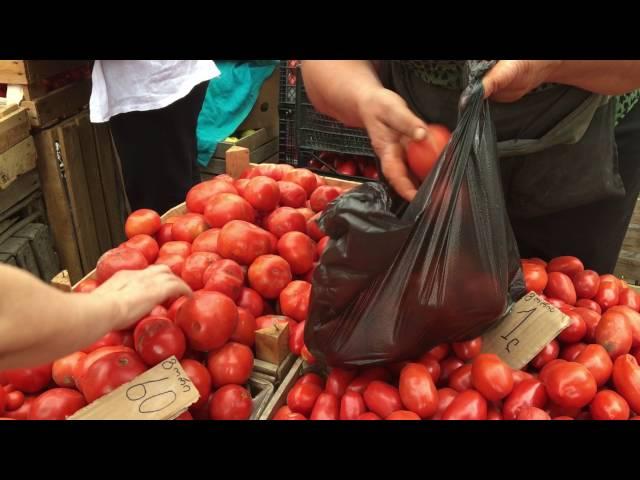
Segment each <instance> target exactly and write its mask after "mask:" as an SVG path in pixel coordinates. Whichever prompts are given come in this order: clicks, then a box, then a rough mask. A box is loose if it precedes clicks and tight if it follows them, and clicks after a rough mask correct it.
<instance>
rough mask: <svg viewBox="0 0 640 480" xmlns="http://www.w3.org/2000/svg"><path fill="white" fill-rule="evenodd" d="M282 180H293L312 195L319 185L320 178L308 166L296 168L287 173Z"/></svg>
mask: <svg viewBox="0 0 640 480" xmlns="http://www.w3.org/2000/svg"><path fill="white" fill-rule="evenodd" d="M282 180H284V181H286V182H293V183H296V184H298V185H300V186H301V187H302V188H304V190H305V192H307V195H311V194H312V193H313V191H314V190H315V189H316V187H317V186H318V179H317V176H316V174H315V173H313V172H312V171H310V170H307V169H306V168H296V169H295V170H291V171H289V172H287V173H285V175H284V177H282Z"/></svg>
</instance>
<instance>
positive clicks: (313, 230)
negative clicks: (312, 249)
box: [306, 213, 326, 242]
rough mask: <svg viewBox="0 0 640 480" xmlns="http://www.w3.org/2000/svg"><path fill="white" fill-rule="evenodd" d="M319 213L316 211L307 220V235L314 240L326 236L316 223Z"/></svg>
mask: <svg viewBox="0 0 640 480" xmlns="http://www.w3.org/2000/svg"><path fill="white" fill-rule="evenodd" d="M320 215H321V213H316V214H315V215H314V216H313V217H311V218H310V219H309V220H307V230H306V232H307V235H309V236H310V237H311V239H312V240H315V241H316V242H317V241H319V240H321V239H322V238H323V237H326V234H325V233H324V232H323V231H322V230H320V226H319V225H318V219H319V218H320Z"/></svg>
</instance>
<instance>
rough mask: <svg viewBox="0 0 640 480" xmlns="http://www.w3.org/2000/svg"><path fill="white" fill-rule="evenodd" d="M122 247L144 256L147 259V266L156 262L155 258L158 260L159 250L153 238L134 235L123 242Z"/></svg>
mask: <svg viewBox="0 0 640 480" xmlns="http://www.w3.org/2000/svg"><path fill="white" fill-rule="evenodd" d="M122 246H123V247H125V248H132V249H134V250H138V251H139V252H140V253H142V254H143V255H144V258H146V259H147V262H148V263H149V265H151V264H152V263H153V262H155V261H156V258H158V250H159V249H160V247H159V246H158V242H156V241H155V240H154V238H153V237H150V236H149V235H144V234H140V235H134V236H133V237H131V238H130V239H129V240H127V241H126V242H124V243H123V244H122Z"/></svg>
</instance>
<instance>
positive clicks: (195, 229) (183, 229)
mask: <svg viewBox="0 0 640 480" xmlns="http://www.w3.org/2000/svg"><path fill="white" fill-rule="evenodd" d="M208 229H209V224H208V223H207V221H206V220H205V219H204V217H203V216H202V215H195V214H194V215H189V216H186V215H185V216H183V217H181V218H179V219H178V220H176V222H175V223H174V224H173V228H172V229H171V236H172V238H173V239H174V240H177V241H182V242H189V243H192V242H193V241H194V240H195V239H196V238H197V237H198V236H200V234H202V233H203V232H205V231H206V230H208Z"/></svg>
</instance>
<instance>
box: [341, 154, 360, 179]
mask: <svg viewBox="0 0 640 480" xmlns="http://www.w3.org/2000/svg"><path fill="white" fill-rule="evenodd" d="M336 172H338V173H339V174H340V175H347V176H350V177H353V176H354V175H355V174H356V173H357V166H356V162H355V161H354V160H353V159H352V158H338V159H337V160H336Z"/></svg>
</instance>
